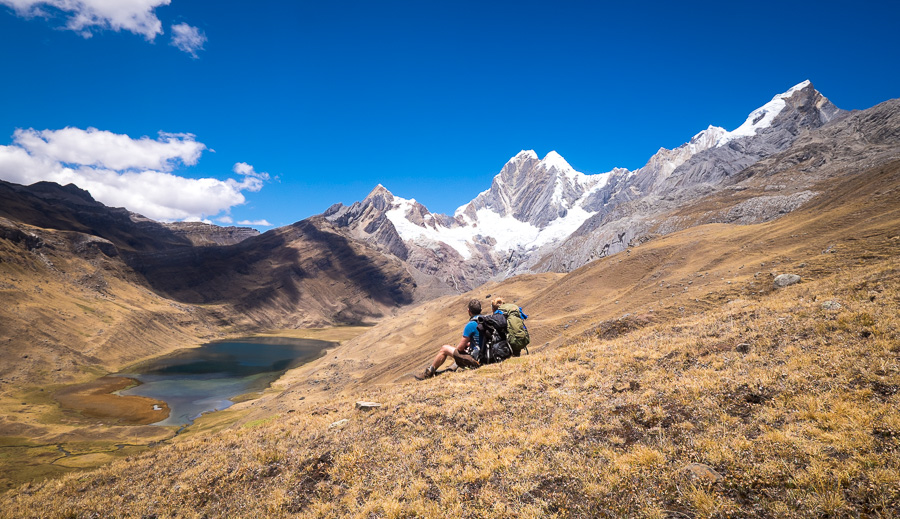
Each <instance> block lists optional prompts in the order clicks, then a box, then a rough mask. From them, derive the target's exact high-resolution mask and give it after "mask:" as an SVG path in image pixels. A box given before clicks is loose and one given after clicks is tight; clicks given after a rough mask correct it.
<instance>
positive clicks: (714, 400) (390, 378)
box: [0, 162, 900, 517]
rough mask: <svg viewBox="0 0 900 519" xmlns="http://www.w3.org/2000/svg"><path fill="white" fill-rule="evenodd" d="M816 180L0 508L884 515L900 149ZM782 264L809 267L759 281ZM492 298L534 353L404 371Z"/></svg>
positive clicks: (898, 267)
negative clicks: (768, 203) (749, 211)
mask: <svg viewBox="0 0 900 519" xmlns="http://www.w3.org/2000/svg"><path fill="white" fill-rule="evenodd" d="M786 174H790V173H789V172H788V173H786ZM817 190H818V191H819V192H820V193H821V194H820V195H819V196H818V197H817V198H815V199H813V200H812V201H811V202H810V203H809V204H808V205H807V206H805V207H804V208H803V209H801V210H799V211H796V212H794V213H791V214H788V215H786V216H784V217H783V218H780V219H777V220H775V221H772V222H769V223H765V224H759V225H751V226H739V225H725V224H709V225H703V226H699V227H696V228H691V229H687V230H684V231H680V232H677V233H674V234H672V235H670V236H666V237H664V238H660V239H657V240H652V241H649V242H647V243H644V244H642V245H640V246H638V247H634V248H632V249H630V251H629V252H625V253H622V254H618V255H616V256H613V257H611V258H607V259H603V260H600V261H596V262H594V263H591V264H589V265H587V266H585V267H583V268H581V269H579V270H577V271H575V272H573V273H571V274H568V275H565V276H561V275H538V276H523V277H519V278H515V279H512V280H509V281H507V282H504V283H500V284H495V285H489V286H485V287H482V288H481V289H479V290H477V291H475V292H472V293H470V294H465V295H463V296H461V297H457V298H445V299H441V300H439V301H433V302H431V303H428V304H424V305H421V306H419V307H417V308H414V309H412V310H410V311H409V312H408V313H406V314H404V315H401V316H399V317H398V318H396V319H392V320H388V321H384V322H383V323H381V324H379V325H378V326H375V327H373V328H371V329H370V330H368V331H367V332H366V333H365V334H363V335H362V336H360V337H358V338H357V339H356V340H353V341H350V342H348V343H346V344H344V345H343V346H341V347H339V348H338V349H336V350H335V351H334V352H333V354H331V355H329V356H328V357H326V358H324V359H321V360H320V361H319V362H317V363H314V364H310V365H308V366H305V367H302V368H299V369H298V370H295V371H294V372H291V373H290V374H289V375H288V377H287V378H286V379H285V380H284V381H282V383H281V386H282V388H283V389H285V391H284V392H283V393H281V394H280V395H278V396H272V397H267V398H263V399H260V400H258V401H256V402H254V403H252V404H249V403H248V404H242V405H244V406H246V407H248V408H249V409H250V410H251V413H250V415H249V416H248V417H247V418H246V419H245V420H244V421H242V422H241V423H240V424H238V425H237V426H235V427H232V428H230V429H226V430H221V431H219V432H217V433H216V434H215V435H210V434H200V433H198V434H195V435H193V436H190V437H186V438H184V439H181V440H176V441H175V443H174V444H173V445H167V446H163V447H160V448H158V449H154V450H152V451H151V452H149V453H146V454H143V455H140V456H135V457H132V458H129V459H126V460H121V461H117V462H114V463H112V464H110V465H108V466H106V467H104V468H101V469H99V470H97V471H95V472H92V473H88V474H80V475H72V476H67V477H64V478H61V479H57V480H51V481H44V482H40V483H34V484H29V485H26V486H23V487H20V488H18V489H16V490H13V491H11V492H8V493H7V494H5V495H4V496H3V498H2V501H0V510H2V514H3V515H4V516H6V517H63V516H69V517H93V516H112V515H123V516H204V515H205V516H223V517H224V516H240V517H261V516H267V517H289V516H291V517H292V516H303V517H410V516H424V517H548V516H549V517H553V516H555V517H844V516H851V517H896V516H897V515H900V507H898V503H900V405H898V404H900V401H898V398H900V318H898V308H900V292H898V287H900V162H891V163H886V164H884V165H881V166H877V167H874V168H871V169H869V170H866V171H864V172H862V173H860V174H856V175H847V176H843V177H840V176H837V177H832V178H829V179H828V183H827V185H820V186H817ZM700 202H701V203H708V202H709V201H700ZM781 273H797V274H799V275H800V276H801V277H802V281H801V282H800V283H799V284H796V285H792V286H788V287H785V288H780V289H775V288H774V287H773V277H774V275H776V274H781ZM488 293H490V294H491V295H501V296H506V297H507V298H509V299H512V300H516V301H517V302H519V303H520V304H522V305H523V306H524V307H525V308H526V310H527V311H528V313H529V314H531V315H532V318H530V319H529V321H528V322H529V325H530V328H531V329H532V333H533V337H534V342H533V348H532V349H533V351H532V354H531V355H529V356H525V357H521V358H518V359H513V360H510V361H507V362H504V363H502V364H498V365H492V366H486V367H483V368H481V369H478V370H472V371H462V372H456V373H447V374H443V375H441V376H438V377H436V378H433V379H430V380H427V381H424V382H417V381H414V380H412V379H411V377H409V376H408V374H409V373H411V372H413V371H415V370H418V369H421V368H422V367H423V366H424V363H425V362H426V361H427V360H428V359H429V357H431V355H432V354H433V352H434V349H435V347H436V345H437V344H439V343H441V342H447V341H450V340H453V339H454V338H455V337H456V335H457V334H458V328H459V326H460V325H461V324H462V321H463V320H464V318H463V317H461V315H460V314H461V313H462V303H463V301H465V300H466V299H467V298H469V297H479V298H483V299H484V298H486V297H487V295H488ZM357 400H372V401H376V402H378V403H380V404H381V407H380V408H379V409H377V410H374V411H369V412H365V411H361V410H356V409H354V405H353V403H354V401H357Z"/></svg>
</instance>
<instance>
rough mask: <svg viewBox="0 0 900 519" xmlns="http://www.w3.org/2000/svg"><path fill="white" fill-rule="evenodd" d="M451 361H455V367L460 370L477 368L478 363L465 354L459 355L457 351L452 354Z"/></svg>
mask: <svg viewBox="0 0 900 519" xmlns="http://www.w3.org/2000/svg"><path fill="white" fill-rule="evenodd" d="M453 360H455V361H456V365H457V366H459V367H461V368H477V367H478V361H476V360H475V358H474V357H472V356H471V355H469V354H467V353H460V352H459V351H455V352H453Z"/></svg>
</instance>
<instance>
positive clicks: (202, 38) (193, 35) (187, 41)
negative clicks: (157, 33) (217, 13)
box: [169, 23, 206, 59]
mask: <svg viewBox="0 0 900 519" xmlns="http://www.w3.org/2000/svg"><path fill="white" fill-rule="evenodd" d="M205 43H206V34H204V33H203V32H202V31H200V29H198V28H196V27H192V26H190V25H188V24H186V23H179V24H175V25H173V26H172V41H171V42H170V43H169V44H170V45H172V46H173V47H175V48H177V49H178V50H182V51H184V52H187V53H188V54H190V55H191V56H193V57H194V58H195V59H196V58H198V57H199V56H197V51H200V50H203V45H204V44H205Z"/></svg>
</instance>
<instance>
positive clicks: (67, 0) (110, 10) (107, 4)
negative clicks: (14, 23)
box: [0, 0, 171, 41]
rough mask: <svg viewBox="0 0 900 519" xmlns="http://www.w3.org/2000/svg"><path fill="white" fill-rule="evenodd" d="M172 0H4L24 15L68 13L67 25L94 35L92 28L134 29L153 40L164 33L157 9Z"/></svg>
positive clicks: (49, 15)
mask: <svg viewBox="0 0 900 519" xmlns="http://www.w3.org/2000/svg"><path fill="white" fill-rule="evenodd" d="M169 3H171V0H0V4H3V5H8V6H10V7H12V8H13V9H15V11H16V13H18V14H19V15H20V16H25V17H33V16H41V17H45V18H49V17H51V16H54V15H57V14H60V13H61V14H63V15H65V16H66V17H67V19H66V28H67V29H71V30H73V31H76V32H78V33H80V34H81V35H82V36H84V37H85V38H89V37H90V36H91V29H112V30H114V31H123V30H124V31H130V32H133V33H135V34H139V35H141V36H143V37H144V38H146V39H147V41H153V40H154V39H155V38H156V36H157V35H159V34H162V32H163V31H162V22H160V21H159V18H157V17H156V13H155V12H154V11H155V9H156V8H157V7H159V6H162V5H169Z"/></svg>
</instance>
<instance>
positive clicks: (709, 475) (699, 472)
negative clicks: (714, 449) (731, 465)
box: [681, 463, 725, 484]
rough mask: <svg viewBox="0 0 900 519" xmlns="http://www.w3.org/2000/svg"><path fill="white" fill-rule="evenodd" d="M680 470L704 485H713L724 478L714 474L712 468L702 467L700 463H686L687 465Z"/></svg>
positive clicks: (716, 473)
mask: <svg viewBox="0 0 900 519" xmlns="http://www.w3.org/2000/svg"><path fill="white" fill-rule="evenodd" d="M681 470H682V471H683V472H687V473H688V474H690V475H691V476H693V477H694V478H697V479H699V480H700V481H702V482H704V483H709V484H713V483H718V482H719V481H722V480H723V479H725V477H724V476H722V475H721V474H719V473H718V472H716V471H715V470H714V469H713V468H712V467H710V466H709V465H704V464H702V463H688V464H687V465H685V466H684V467H682V469H681Z"/></svg>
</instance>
